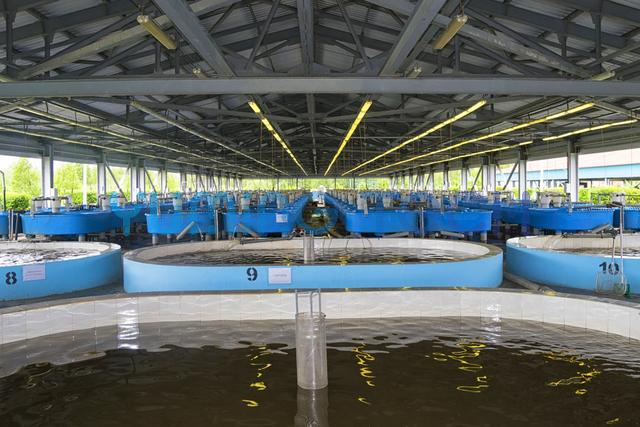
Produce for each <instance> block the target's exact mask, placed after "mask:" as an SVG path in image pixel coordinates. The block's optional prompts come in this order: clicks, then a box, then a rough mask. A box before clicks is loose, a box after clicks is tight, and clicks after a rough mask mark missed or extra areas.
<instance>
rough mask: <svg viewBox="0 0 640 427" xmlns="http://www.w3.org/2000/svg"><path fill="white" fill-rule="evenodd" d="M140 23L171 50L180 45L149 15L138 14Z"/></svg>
mask: <svg viewBox="0 0 640 427" xmlns="http://www.w3.org/2000/svg"><path fill="white" fill-rule="evenodd" d="M137 20H138V24H140V25H141V26H142V27H144V29H145V30H147V32H148V33H149V34H151V35H152V36H153V38H154V39H156V40H157V41H158V42H159V43H160V44H162V46H164V47H166V48H167V49H169V50H176V48H177V47H178V46H177V45H176V42H175V41H174V40H173V39H172V38H171V37H169V36H168V35H167V33H165V32H164V30H163V29H162V28H160V27H159V26H158V24H156V23H155V21H154V20H153V18H151V17H150V16H149V15H138V18H137Z"/></svg>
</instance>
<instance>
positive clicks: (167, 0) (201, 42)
mask: <svg viewBox="0 0 640 427" xmlns="http://www.w3.org/2000/svg"><path fill="white" fill-rule="evenodd" d="M154 2H155V4H156V5H157V6H158V7H159V8H160V9H162V11H163V12H164V13H165V15H166V16H167V18H169V19H170V20H171V22H173V24H174V25H175V26H176V28H177V29H178V31H180V33H182V35H183V36H184V38H185V39H186V40H187V41H188V42H189V44H190V45H191V47H193V49H194V50H195V51H196V52H198V54H199V55H200V56H201V57H202V59H203V60H204V61H205V62H206V63H207V64H209V66H210V67H211V68H213V69H214V70H215V71H216V72H217V74H218V75H219V76H225V77H231V76H234V75H235V72H234V71H233V69H232V68H231V66H229V63H228V62H227V60H226V59H225V57H224V54H223V53H222V50H221V49H220V47H219V46H218V44H217V43H216V42H215V41H214V40H213V38H211V36H210V35H209V33H208V32H207V30H206V29H205V28H204V27H203V26H202V23H201V22H200V19H199V18H198V15H196V13H195V10H192V9H191V8H190V7H189V5H187V3H185V2H184V0H154Z"/></svg>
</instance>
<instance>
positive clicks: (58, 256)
mask: <svg viewBox="0 0 640 427" xmlns="http://www.w3.org/2000/svg"><path fill="white" fill-rule="evenodd" d="M99 254H100V251H96V250H90V249H79V248H73V249H71V248H68V249H65V248H58V249H43V248H20V249H14V248H11V249H6V250H4V249H3V250H2V251H1V252H0V267H6V266H11V265H24V264H35V263H39V262H46V261H62V260H70V259H75V258H81V257H86V256H90V255H99Z"/></svg>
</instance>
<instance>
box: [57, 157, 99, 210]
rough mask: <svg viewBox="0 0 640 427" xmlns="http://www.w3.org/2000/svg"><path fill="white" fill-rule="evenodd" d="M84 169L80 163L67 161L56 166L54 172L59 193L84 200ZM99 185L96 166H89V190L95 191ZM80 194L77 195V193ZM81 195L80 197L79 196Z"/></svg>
mask: <svg viewBox="0 0 640 427" xmlns="http://www.w3.org/2000/svg"><path fill="white" fill-rule="evenodd" d="M82 169H83V165H81V164H78V163H65V164H63V165H61V166H59V167H58V168H56V170H55V173H54V182H55V187H56V188H57V189H58V194H60V195H69V196H73V197H74V201H75V200H76V198H77V199H78V200H82ZM96 186H97V172H96V168H95V166H88V167H87V192H95V188H96ZM78 194H79V195H80V196H76V195H78ZM78 197H79V198H78Z"/></svg>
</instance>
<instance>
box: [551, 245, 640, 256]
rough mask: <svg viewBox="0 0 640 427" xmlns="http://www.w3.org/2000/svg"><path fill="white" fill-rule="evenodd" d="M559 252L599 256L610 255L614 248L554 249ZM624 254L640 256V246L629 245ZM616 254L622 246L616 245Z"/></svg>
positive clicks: (617, 254)
mask: <svg viewBox="0 0 640 427" xmlns="http://www.w3.org/2000/svg"><path fill="white" fill-rule="evenodd" d="M554 250H555V251H557V252H566V253H573V254H580V255H598V256H605V257H606V256H608V257H610V256H611V254H612V253H613V250H612V249H603V248H572V249H554ZM623 254H624V256H625V257H640V248H635V247H629V248H624V249H623ZM615 256H616V257H619V256H620V247H619V246H616V251H615Z"/></svg>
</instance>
